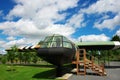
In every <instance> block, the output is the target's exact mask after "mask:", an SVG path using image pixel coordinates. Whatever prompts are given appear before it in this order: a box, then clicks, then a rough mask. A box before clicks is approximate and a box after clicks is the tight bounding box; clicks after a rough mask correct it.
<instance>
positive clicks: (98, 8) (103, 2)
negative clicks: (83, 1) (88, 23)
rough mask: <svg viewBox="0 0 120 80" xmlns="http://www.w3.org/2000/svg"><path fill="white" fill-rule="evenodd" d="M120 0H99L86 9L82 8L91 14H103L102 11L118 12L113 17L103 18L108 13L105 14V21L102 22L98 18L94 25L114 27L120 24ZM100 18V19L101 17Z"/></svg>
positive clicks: (99, 27)
mask: <svg viewBox="0 0 120 80" xmlns="http://www.w3.org/2000/svg"><path fill="white" fill-rule="evenodd" d="M119 3H120V0H109V1H107V0H98V1H97V2H96V3H94V4H92V5H91V6H90V7H88V8H86V9H82V10H81V12H82V13H87V14H88V15H89V14H94V15H95V14H97V15H101V14H102V13H107V12H112V13H113V14H116V15H115V17H113V18H111V19H109V18H108V19H103V18H104V17H105V16H106V15H103V16H102V17H101V18H102V19H103V21H102V22H101V23H100V22H99V21H100V20H98V21H97V22H95V23H94V26H95V27H96V28H98V29H104V28H107V29H111V30H112V29H114V28H115V27H116V26H118V25H120V8H119V6H120V4H119ZM101 18H99V19H101Z"/></svg>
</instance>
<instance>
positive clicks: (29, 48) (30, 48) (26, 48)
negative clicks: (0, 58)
mask: <svg viewBox="0 0 120 80" xmlns="http://www.w3.org/2000/svg"><path fill="white" fill-rule="evenodd" d="M39 48H40V45H32V46H20V47H18V48H17V49H18V51H19V52H26V51H35V50H37V49H39ZM11 50H12V49H11V48H9V49H6V51H11Z"/></svg>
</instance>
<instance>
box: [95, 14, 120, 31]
mask: <svg viewBox="0 0 120 80" xmlns="http://www.w3.org/2000/svg"><path fill="white" fill-rule="evenodd" d="M119 25H120V15H116V16H115V17H114V18H112V19H106V20H104V21H103V22H102V23H101V24H100V23H97V22H96V23H95V25H94V26H95V27H96V28H98V29H103V28H108V29H111V30H112V29H115V27H116V26H119Z"/></svg>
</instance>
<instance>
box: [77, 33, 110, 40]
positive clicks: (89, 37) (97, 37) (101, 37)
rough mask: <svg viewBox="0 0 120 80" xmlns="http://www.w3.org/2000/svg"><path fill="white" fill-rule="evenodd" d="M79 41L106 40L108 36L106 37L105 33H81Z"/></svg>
mask: <svg viewBox="0 0 120 80" xmlns="http://www.w3.org/2000/svg"><path fill="white" fill-rule="evenodd" d="M78 39H79V41H80V40H82V41H108V40H109V39H110V38H109V37H107V36H106V35H105V34H100V35H95V34H91V35H83V36H80V37H79V38H78Z"/></svg>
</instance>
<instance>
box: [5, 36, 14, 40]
mask: <svg viewBox="0 0 120 80" xmlns="http://www.w3.org/2000/svg"><path fill="white" fill-rule="evenodd" d="M7 40H9V41H12V40H15V37H13V36H10V37H7Z"/></svg>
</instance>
